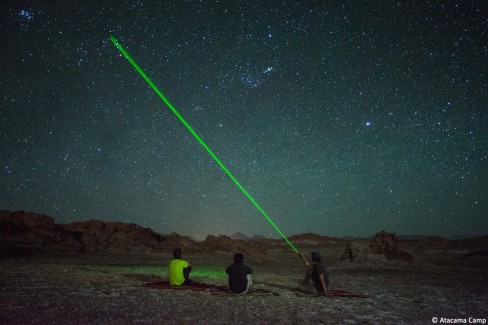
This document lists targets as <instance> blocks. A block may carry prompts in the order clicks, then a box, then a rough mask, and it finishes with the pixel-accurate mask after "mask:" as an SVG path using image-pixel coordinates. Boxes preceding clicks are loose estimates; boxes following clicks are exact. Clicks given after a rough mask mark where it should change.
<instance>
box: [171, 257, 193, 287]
mask: <svg viewBox="0 0 488 325" xmlns="http://www.w3.org/2000/svg"><path fill="white" fill-rule="evenodd" d="M173 257H174V259H173V260H171V261H170V262H169V268H168V274H169V284H170V285H172V286H181V285H190V284H192V283H193V281H192V280H190V272H191V263H190V262H187V261H185V260H182V259H181V249H179V248H175V249H174V251H173Z"/></svg>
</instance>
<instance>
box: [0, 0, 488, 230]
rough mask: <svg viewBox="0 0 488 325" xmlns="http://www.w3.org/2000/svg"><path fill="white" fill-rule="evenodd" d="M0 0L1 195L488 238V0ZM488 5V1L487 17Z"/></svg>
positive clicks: (61, 216)
mask: <svg viewBox="0 0 488 325" xmlns="http://www.w3.org/2000/svg"><path fill="white" fill-rule="evenodd" d="M54 3H55V2H54V1H38V0H36V1H34V0H32V1H17V0H7V1H6V0H3V1H2V2H1V4H0V14H1V18H0V55H1V63H0V119H1V126H0V145H1V146H0V168H1V169H0V170H1V178H0V209H4V210H11V211H15V210H26V211H34V212H38V213H44V214H47V215H50V216H52V217H54V218H55V220H56V222H57V223H68V222H72V221H81V220H87V219H92V218H93V219H99V220H103V221H122V222H130V223H137V224H139V225H141V226H144V227H150V228H152V229H154V230H155V231H157V232H160V233H171V232H173V231H175V232H178V233H180V234H184V235H191V236H195V237H198V238H203V237H205V236H206V235H207V234H214V235H217V234H227V235H231V234H232V233H234V232H236V231H241V232H243V233H245V234H247V235H268V236H269V235H271V236H273V237H278V234H277V233H276V231H275V230H274V229H273V228H272V226H271V225H270V224H269V223H268V222H267V221H266V220H265V218H264V217H263V216H262V215H261V214H260V213H259V211H258V210H257V209H256V208H255V207H254V206H253V205H252V203H251V202H250V201H249V200H248V199H247V198H246V197H245V196H244V194H243V193H242V192H241V191H240V190H239V189H238V187H237V186H236V185H235V184H234V183H233V182H232V180H231V179H230V178H229V177H228V176H227V175H226V174H225V173H224V172H223V171H222V170H221V169H220V167H219V166H218V165H217V163H216V162H215V161H214V160H213V159H212V158H211V157H210V155H209V154H208V153H207V152H206V151H205V150H204V149H203V148H202V147H201V145H200V144H199V143H198V142H197V140H196V139H195V138H194V137H193V136H192V135H191V134H190V133H189V132H188V131H187V130H186V128H185V127H184V126H183V124H182V123H181V122H180V121H179V120H178V119H177V118H176V117H175V116H174V115H173V113H172V112H171V111H170V109H169V108H168V107H167V106H166V105H165V104H164V103H163V102H162V101H161V99H160V98H159V97H158V96H157V94H155V92H154V91H153V90H152V89H151V88H150V87H149V86H148V84H147V83H146V82H145V81H144V80H143V79H142V77H141V76H140V75H139V74H138V73H137V72H136V71H135V70H134V68H133V67H132V66H131V65H130V63H129V62H128V61H127V60H126V59H125V58H124V57H123V56H122V55H121V54H120V52H119V51H118V50H117V48H116V47H115V46H114V45H113V44H112V43H111V42H110V41H109V36H110V35H114V37H115V38H117V40H118V41H119V42H120V44H121V45H122V46H123V47H124V48H125V49H126V50H127V51H128V52H129V53H130V54H131V55H132V57H133V58H134V59H135V60H136V61H137V62H138V63H139V65H140V66H141V67H142V68H143V69H144V70H145V71H146V73H147V74H148V75H149V77H150V78H151V79H152V80H153V81H154V83H155V84H156V85H157V86H158V87H159V89H160V90H161V91H162V92H163V93H164V94H165V96H166V97H167V98H168V100H169V101H170V102H171V103H172V104H173V105H174V106H175V107H176V109H177V110H178V111H179V112H180V113H181V115H182V116H183V117H184V118H185V119H186V120H187V121H188V123H189V124H190V125H191V126H192V127H193V129H194V130H195V131H196V132H197V133H198V134H199V135H200V137H201V138H202V139H203V140H204V141H205V142H206V143H207V145H208V146H209V147H210V148H211V149H212V150H213V152H214V153H215V154H216V155H217V157H219V158H220V160H221V161H222V162H223V163H224V164H225V165H226V167H227V168H228V169H229V170H230V171H231V173H233V175H234V176H235V177H236V179H237V180H238V181H239V182H240V183H241V184H242V185H243V186H244V188H246V190H247V191H248V192H249V193H250V194H251V195H252V196H253V197H254V198H255V199H256V201H257V202H258V203H259V204H260V205H261V206H262V208H263V209H264V211H266V212H267V214H268V215H269V216H270V217H271V218H272V219H273V220H274V221H275V223H276V224H277V225H278V227H280V229H281V230H282V231H283V232H284V233H285V234H286V235H292V234H296V233H302V232H315V233H319V234H322V235H330V236H346V235H349V236H370V235H373V234H374V233H376V232H377V231H380V230H382V229H384V230H387V231H394V232H396V233H397V234H405V235H407V234H420V235H440V236H458V235H459V236H476V235H486V234H488V218H487V217H488V204H487V199H488V193H487V190H488V107H487V103H488V95H487V94H488V76H487V75H488V47H487V46H488V18H487V17H488V16H487V15H486V13H487V12H488V6H487V4H486V2H485V1H443V0H440V1H428V0H426V1H247V0H246V1H232V0H228V1H227V0H225V1H196V0H193V1H191V0H188V1H183V0H174V1H169V0H168V1H68V2H65V1H62V2H58V4H54ZM483 12H484V14H483Z"/></svg>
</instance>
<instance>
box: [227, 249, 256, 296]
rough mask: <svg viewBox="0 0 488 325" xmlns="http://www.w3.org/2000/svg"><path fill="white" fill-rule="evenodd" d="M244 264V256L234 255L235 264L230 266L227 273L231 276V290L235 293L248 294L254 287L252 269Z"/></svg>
mask: <svg viewBox="0 0 488 325" xmlns="http://www.w3.org/2000/svg"><path fill="white" fill-rule="evenodd" d="M243 262H244V255H242V254H241V253H237V254H235V255H234V264H232V265H230V266H229V267H228V268H227V269H225V272H226V273H227V274H229V288H230V291H231V292H233V293H246V292H247V291H248V290H249V288H250V287H251V285H252V277H251V274H252V269H251V268H250V267H249V266H247V265H246V264H244V263H243Z"/></svg>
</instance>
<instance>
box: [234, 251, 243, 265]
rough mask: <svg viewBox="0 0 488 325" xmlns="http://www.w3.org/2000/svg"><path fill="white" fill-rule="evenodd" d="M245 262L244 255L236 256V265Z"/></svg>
mask: <svg viewBox="0 0 488 325" xmlns="http://www.w3.org/2000/svg"><path fill="white" fill-rule="evenodd" d="M242 262H244V255H242V254H241V253H237V254H235V255H234V263H242Z"/></svg>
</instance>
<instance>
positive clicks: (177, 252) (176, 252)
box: [173, 248, 181, 259]
mask: <svg viewBox="0 0 488 325" xmlns="http://www.w3.org/2000/svg"><path fill="white" fill-rule="evenodd" d="M173 256H174V257H175V258H176V259H179V258H180V257H181V249H179V248H175V249H174V251H173Z"/></svg>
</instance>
